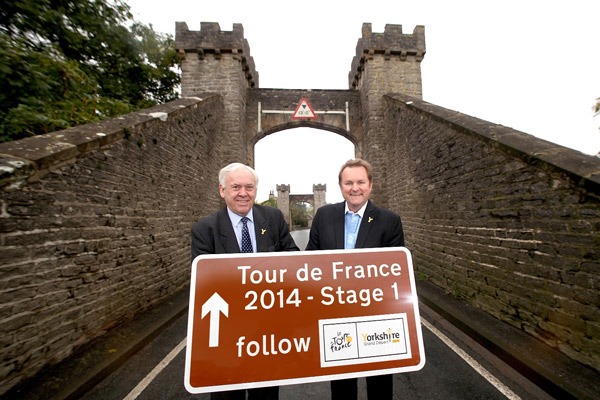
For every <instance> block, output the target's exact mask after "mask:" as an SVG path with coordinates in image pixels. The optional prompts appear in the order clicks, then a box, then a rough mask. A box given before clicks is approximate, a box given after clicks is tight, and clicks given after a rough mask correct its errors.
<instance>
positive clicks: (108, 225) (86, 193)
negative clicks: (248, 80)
mask: <svg viewBox="0 0 600 400" xmlns="http://www.w3.org/2000/svg"><path fill="white" fill-rule="evenodd" d="M204 97H205V99H204V100H201V99H198V98H183V99H179V100H176V101H174V102H171V103H168V104H165V105H162V106H157V107H154V108H151V109H147V110H144V111H140V112H136V113H132V114H129V115H126V116H124V117H121V118H116V119H112V120H109V121H105V122H102V123H99V124H90V125H84V126H81V127H76V128H71V129H67V130H64V131H59V132H55V133H51V134H48V135H42V136H37V137H33V138H30V139H24V140H20V141H16V142H9V143H3V144H0V179H1V181H0V182H1V184H2V191H1V200H0V205H1V212H0V359H1V360H2V363H1V364H0V381H1V382H2V383H1V386H0V395H1V394H2V393H4V392H5V391H7V390H8V389H9V388H10V387H12V386H14V385H15V384H16V383H18V382H20V381H21V380H23V379H24V378H27V377H30V376H33V375H34V374H36V373H37V372H38V371H39V370H40V369H41V368H43V367H44V366H45V365H47V364H53V363H56V362H58V361H60V360H62V359H64V358H65V357H67V356H69V355H70V354H71V353H72V352H73V351H74V350H76V349H77V348H78V347H79V346H81V345H83V344H85V343H87V342H89V341H90V340H92V339H93V338H95V337H97V336H99V335H102V334H103V333H104V332H106V331H107V330H109V329H110V328H111V327H113V326H115V325H117V324H119V323H120V322H122V321H125V320H127V319H130V318H131V317H132V316H133V315H135V314H137V313H139V312H141V311H143V310H145V309H147V308H149V307H151V306H152V305H154V304H156V303H158V302H160V301H161V300H163V299H165V298H166V297H168V296H169V295H172V294H174V293H175V292H177V291H179V290H181V289H183V288H184V287H185V286H186V285H188V284H189V273H190V272H189V271H190V261H191V260H190V248H189V238H190V228H191V225H192V223H193V222H195V221H196V220H197V219H199V218H200V217H202V216H204V215H206V214H207V213H209V212H212V211H215V210H216V209H217V208H218V207H219V205H220V197H219V196H218V190H217V184H218V182H217V174H218V170H219V168H221V167H222V165H221V164H222V163H221V160H219V159H215V154H218V153H219V152H220V151H219V150H220V149H219V148H220V147H222V146H224V145H223V144H222V142H221V141H220V139H219V136H220V133H221V132H220V130H221V128H220V126H221V118H222V115H223V104H222V99H221V97H219V96H215V95H207V96H204Z"/></svg>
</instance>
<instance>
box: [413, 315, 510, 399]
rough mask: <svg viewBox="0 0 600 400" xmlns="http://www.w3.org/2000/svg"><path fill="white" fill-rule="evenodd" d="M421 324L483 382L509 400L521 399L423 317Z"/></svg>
mask: <svg viewBox="0 0 600 400" xmlns="http://www.w3.org/2000/svg"><path fill="white" fill-rule="evenodd" d="M421 323H422V324H423V325H424V326H425V327H426V328H427V329H429V330H430V331H431V332H432V333H433V334H434V335H435V336H437V337H438V338H439V339H440V340H441V341H442V342H444V343H445V344H446V346H448V347H449V348H450V349H452V350H453V351H454V352H455V353H456V354H458V355H459V356H460V358H462V359H463V360H465V361H466V363H467V364H469V365H470V366H471V368H473V369H474V370H475V371H477V373H479V375H481V376H482V377H483V378H485V380H487V381H488V382H489V383H491V384H492V385H493V386H494V387H496V389H498V391H500V393H502V394H503V395H505V396H506V397H507V398H508V399H510V400H520V399H521V398H520V397H519V396H518V395H517V394H516V393H515V392H513V391H512V390H510V389H509V388H508V386H506V385H505V384H503V383H502V382H500V381H499V380H498V379H497V378H496V377H495V376H494V375H492V374H491V373H490V372H489V371H488V370H487V369H485V368H484V367H483V366H481V364H479V363H478V362H477V361H475V360H474V359H473V358H472V357H471V356H470V355H468V354H467V353H465V352H464V351H463V350H462V349H461V348H460V347H458V346H457V345H456V344H455V343H454V342H453V341H452V340H450V338H449V337H447V336H446V335H444V334H443V333H442V332H440V331H439V330H438V329H437V328H436V327H434V326H433V325H431V324H430V323H429V322H427V321H426V320H425V319H423V317H421Z"/></svg>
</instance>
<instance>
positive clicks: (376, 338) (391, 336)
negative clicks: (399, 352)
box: [361, 328, 402, 346]
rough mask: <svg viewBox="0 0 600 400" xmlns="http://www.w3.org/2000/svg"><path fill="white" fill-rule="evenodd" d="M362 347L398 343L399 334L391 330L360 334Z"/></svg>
mask: <svg viewBox="0 0 600 400" xmlns="http://www.w3.org/2000/svg"><path fill="white" fill-rule="evenodd" d="M361 336H362V338H363V345H364V346H375V345H378V344H389V343H400V338H401V337H402V336H401V333H400V332H395V331H394V330H392V328H388V329H387V331H383V332H380V333H378V332H375V333H361Z"/></svg>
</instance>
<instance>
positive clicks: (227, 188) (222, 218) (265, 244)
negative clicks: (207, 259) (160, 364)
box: [192, 163, 299, 400]
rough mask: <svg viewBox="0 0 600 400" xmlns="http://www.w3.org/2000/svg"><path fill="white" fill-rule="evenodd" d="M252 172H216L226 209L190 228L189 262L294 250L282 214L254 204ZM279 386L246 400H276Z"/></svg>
mask: <svg viewBox="0 0 600 400" xmlns="http://www.w3.org/2000/svg"><path fill="white" fill-rule="evenodd" d="M257 185H258V175H257V174H256V171H254V170H253V169H252V168H250V167H249V166H247V165H244V164H240V163H233V164H229V165H227V166H226V167H224V168H223V169H221V171H220V172H219V193H220V195H221V197H222V198H223V199H224V200H225V205H226V207H225V208H223V209H221V210H220V211H217V212H216V213H214V214H212V215H209V216H207V217H205V218H203V219H201V220H200V221H198V222H196V223H195V224H194V226H193V227H192V260H193V259H194V258H196V257H197V256H199V255H201V254H222V253H246V252H272V251H297V250H299V249H298V246H296V243H295V242H294V239H293V238H292V236H291V235H290V231H289V228H288V225H287V223H286V222H285V220H284V218H283V214H282V213H281V211H280V210H279V209H277V208H273V207H267V206H261V205H257V204H254V200H255V199H256V191H257ZM278 398H279V387H277V386H275V387H265V388H255V389H248V400H277V399H278ZM245 399H246V390H235V391H229V392H219V393H211V400H245Z"/></svg>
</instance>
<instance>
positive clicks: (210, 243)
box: [192, 204, 300, 260]
mask: <svg viewBox="0 0 600 400" xmlns="http://www.w3.org/2000/svg"><path fill="white" fill-rule="evenodd" d="M252 213H253V215H254V230H255V232H256V248H257V251H258V252H268V251H295V250H300V249H299V248H298V246H296V243H295V242H294V239H293V238H292V236H291V235H290V231H289V228H288V225H287V223H286V222H285V220H284V219H283V214H282V213H281V211H280V210H279V209H277V208H273V207H269V206H261V205H256V204H255V205H254V206H253V208H252ZM222 253H240V246H239V244H238V241H237V238H236V236H235V232H234V230H233V226H232V225H231V220H230V219H229V215H228V214H227V208H223V209H221V210H219V211H217V212H216V213H214V214H212V215H209V216H208V217H206V218H203V219H201V220H200V221H198V222H196V223H195V224H194V225H193V226H192V260H193V259H194V258H196V257H197V256H199V255H200V254H222Z"/></svg>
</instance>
